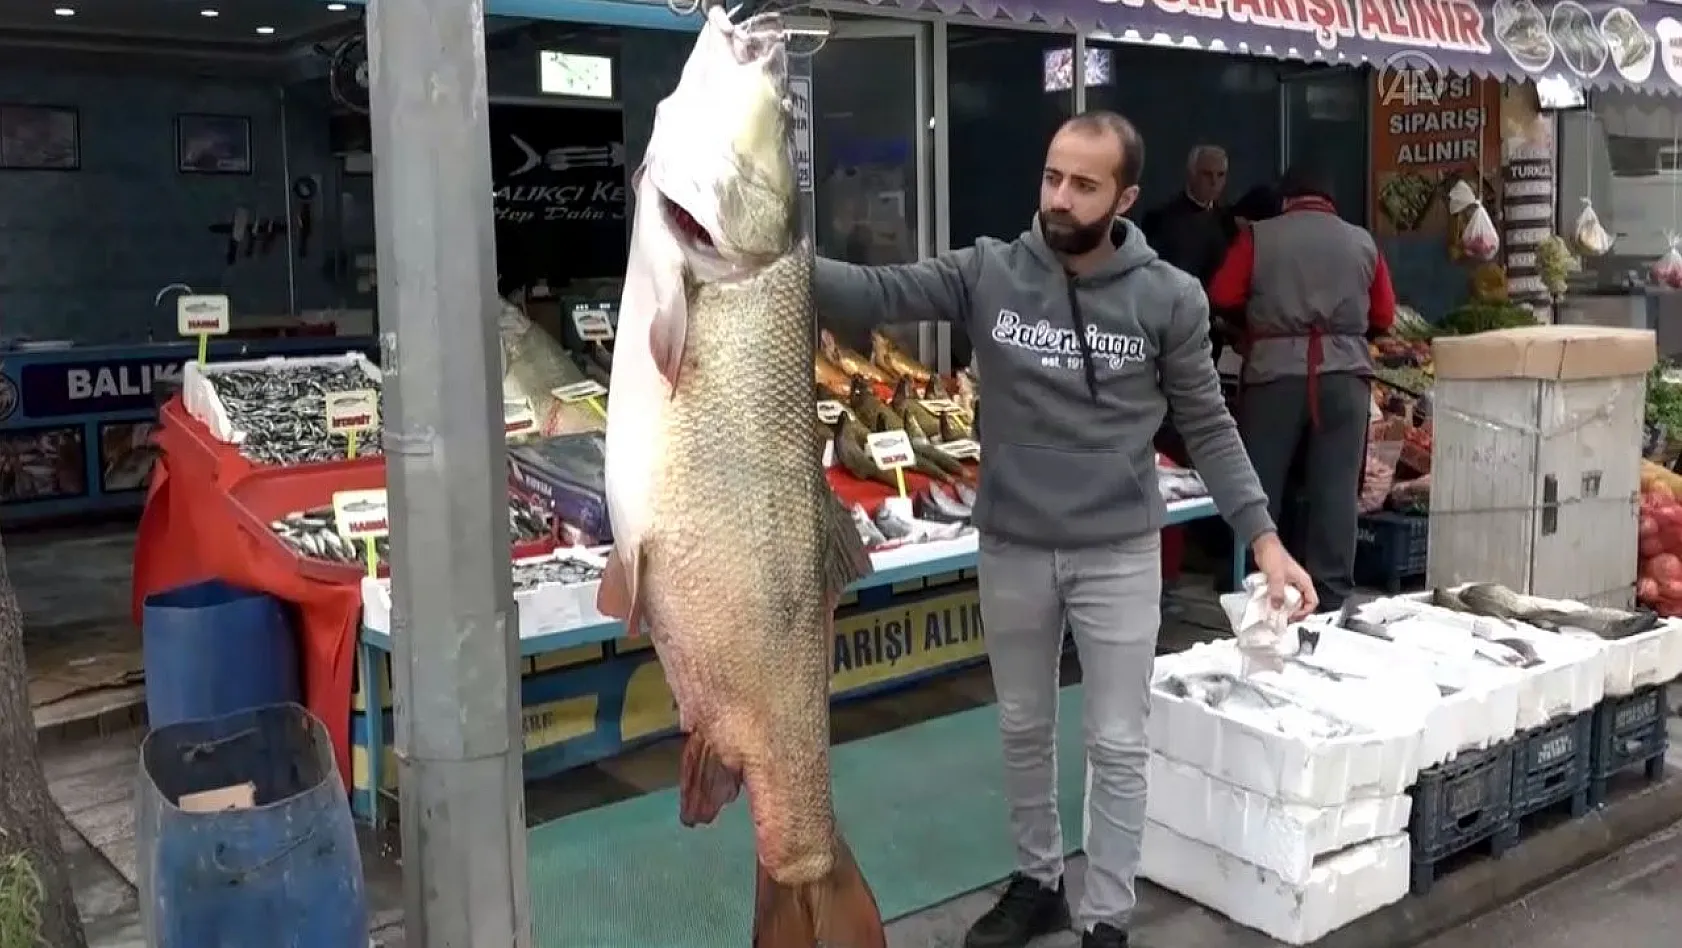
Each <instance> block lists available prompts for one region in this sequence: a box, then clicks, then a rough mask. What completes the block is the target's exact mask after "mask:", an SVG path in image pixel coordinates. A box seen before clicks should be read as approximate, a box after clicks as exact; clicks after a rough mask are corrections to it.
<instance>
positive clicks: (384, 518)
mask: <svg viewBox="0 0 1682 948" xmlns="http://www.w3.org/2000/svg"><path fill="white" fill-rule="evenodd" d="M333 523H334V526H336V527H337V528H338V530H339V536H342V537H344V538H345V539H347V540H373V539H377V538H379V537H384V536H390V535H391V519H390V514H389V513H388V512H387V510H386V493H385V491H383V490H342V491H339V492H338V493H336V494H334V495H333Z"/></svg>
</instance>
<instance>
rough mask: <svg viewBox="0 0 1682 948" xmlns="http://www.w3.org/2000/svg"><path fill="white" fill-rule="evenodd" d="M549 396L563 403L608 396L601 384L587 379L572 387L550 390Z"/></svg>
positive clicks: (564, 386) (565, 386)
mask: <svg viewBox="0 0 1682 948" xmlns="http://www.w3.org/2000/svg"><path fill="white" fill-rule="evenodd" d="M549 394H551V395H553V396H555V398H557V399H559V400H560V401H563V402H583V401H589V400H590V399H592V398H600V397H602V396H603V395H606V394H607V389H605V388H602V386H601V383H600V382H596V381H593V380H591V379H585V380H584V381H582V382H574V383H572V384H571V385H562V386H561V387H560V388H552V389H550V390H549Z"/></svg>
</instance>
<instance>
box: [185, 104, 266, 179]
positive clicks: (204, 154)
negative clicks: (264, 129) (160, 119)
mask: <svg viewBox="0 0 1682 948" xmlns="http://www.w3.org/2000/svg"><path fill="white" fill-rule="evenodd" d="M175 162H176V168H177V170H178V171H180V172H181V173H182V174H250V173H251V119H249V118H247V117H246V116H243V115H204V114H199V113H183V114H181V115H177V116H176V117H175Z"/></svg>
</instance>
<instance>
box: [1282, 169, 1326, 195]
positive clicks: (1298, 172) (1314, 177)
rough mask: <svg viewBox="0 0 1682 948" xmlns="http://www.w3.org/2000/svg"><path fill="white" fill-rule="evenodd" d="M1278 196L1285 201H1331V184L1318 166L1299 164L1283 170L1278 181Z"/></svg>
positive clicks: (1324, 172) (1323, 170)
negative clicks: (1304, 198) (1309, 199)
mask: <svg viewBox="0 0 1682 948" xmlns="http://www.w3.org/2000/svg"><path fill="white" fill-rule="evenodd" d="M1279 196H1280V197H1282V198H1284V199H1285V200H1290V199H1291V198H1300V197H1320V198H1325V199H1326V200H1328V201H1329V200H1331V199H1332V184H1331V179H1330V177H1329V176H1328V175H1327V174H1326V171H1325V169H1323V168H1321V167H1319V166H1318V165H1313V164H1307V163H1299V164H1294V165H1292V166H1290V167H1289V168H1287V169H1285V174H1284V177H1282V178H1280V179H1279Z"/></svg>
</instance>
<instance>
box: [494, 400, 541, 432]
mask: <svg viewBox="0 0 1682 948" xmlns="http://www.w3.org/2000/svg"><path fill="white" fill-rule="evenodd" d="M536 430H537V415H536V414H535V413H534V412H533V411H532V410H531V399H529V398H505V399H503V400H502V434H503V437H505V438H517V437H519V436H520V435H525V434H531V433H532V432H533V431H536Z"/></svg>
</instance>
